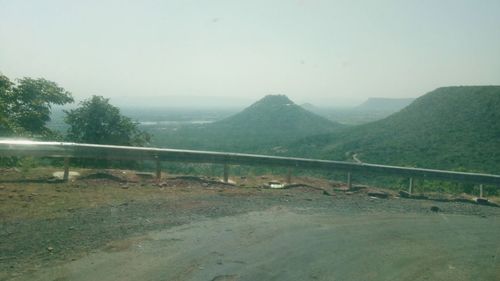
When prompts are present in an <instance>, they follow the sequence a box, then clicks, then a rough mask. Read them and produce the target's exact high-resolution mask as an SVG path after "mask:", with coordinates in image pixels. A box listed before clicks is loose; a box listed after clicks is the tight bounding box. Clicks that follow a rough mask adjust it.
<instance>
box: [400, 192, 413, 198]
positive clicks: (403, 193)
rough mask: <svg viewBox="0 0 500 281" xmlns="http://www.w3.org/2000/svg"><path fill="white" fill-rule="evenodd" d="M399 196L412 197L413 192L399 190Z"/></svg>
mask: <svg viewBox="0 0 500 281" xmlns="http://www.w3.org/2000/svg"><path fill="white" fill-rule="evenodd" d="M399 196H400V197H401V198H410V197H411V194H410V193H409V192H408V191H404V190H400V191H399Z"/></svg>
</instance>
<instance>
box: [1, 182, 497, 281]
mask: <svg viewBox="0 0 500 281" xmlns="http://www.w3.org/2000/svg"><path fill="white" fill-rule="evenodd" d="M0 191H1V192H0V195H1V196H0V197H1V198H0V200H2V202H3V204H7V203H9V204H12V207H11V209H12V208H17V209H13V210H15V212H10V213H9V212H7V211H2V213H1V216H0V218H1V220H0V242H1V243H0V280H50V281H53V280H57V281H62V280H216V281H221V280H498V279H496V278H497V277H498V276H500V258H499V255H500V235H499V233H500V208H496V207H489V206H480V205H473V204H469V203H462V202H436V201H428V200H411V199H402V198H395V197H390V198H389V199H379V198H373V197H370V196H367V194H366V193H365V192H362V191H360V192H358V193H353V194H349V193H344V192H333V193H332V192H327V193H325V192H323V191H322V190H321V189H315V188H309V187H297V188H293V189H286V190H272V189H260V188H236V187H228V186H224V185H218V184H209V185H207V183H205V182H200V181H187V180H177V179H175V180H169V181H166V182H165V184H162V185H161V186H157V185H152V184H147V183H146V184H142V183H136V184H127V185H124V184H123V183H113V182H109V181H106V182H102V181H76V182H73V183H69V184H67V185H66V184H63V185H54V184H48V185H43V184H39V183H36V184H33V185H30V184H26V183H23V184H17V185H16V184H4V185H3V187H2V189H1V190H0ZM16 206H18V207H16ZM75 206H77V207H75ZM431 207H435V208H437V210H438V211H437V212H434V211H431ZM8 209H9V208H6V207H5V205H4V206H2V209H1V210H8Z"/></svg>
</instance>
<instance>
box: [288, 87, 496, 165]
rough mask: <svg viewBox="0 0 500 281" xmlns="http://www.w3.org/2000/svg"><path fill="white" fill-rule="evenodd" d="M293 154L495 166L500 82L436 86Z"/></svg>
mask: <svg viewBox="0 0 500 281" xmlns="http://www.w3.org/2000/svg"><path fill="white" fill-rule="evenodd" d="M290 149H292V150H293V151H294V152H295V153H296V154H300V155H304V156H306V155H307V156H316V157H321V158H328V159H341V160H346V159H351V158H352V155H353V154H354V153H355V154H357V157H358V158H359V159H360V160H361V161H363V162H368V163H380V164H392V165H405V166H417V167H428V168H439V169H453V170H468V171H482V172H490V173H499V172H500V86H460V87H444V88H439V89H436V90H434V91H432V92H430V93H428V94H426V95H424V96H422V97H420V98H418V99H416V100H415V101H414V102H413V103H412V104H410V105H409V106H407V107H406V108H404V109H402V110H401V111H399V112H397V113H395V114H393V115H391V116H389V117H387V118H385V119H382V120H379V121H376V122H372V123H368V124H364V125H360V126H356V127H350V128H346V129H343V130H340V131H339V132H336V133H335V134H324V135H321V136H314V137H309V138H306V139H304V140H301V141H300V142H297V143H295V144H294V145H293V146H291V148H290Z"/></svg>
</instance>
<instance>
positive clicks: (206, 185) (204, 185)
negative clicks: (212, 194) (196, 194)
mask: <svg viewBox="0 0 500 281" xmlns="http://www.w3.org/2000/svg"><path fill="white" fill-rule="evenodd" d="M208 185H209V184H208V183H206V182H204V183H202V184H201V186H203V187H208Z"/></svg>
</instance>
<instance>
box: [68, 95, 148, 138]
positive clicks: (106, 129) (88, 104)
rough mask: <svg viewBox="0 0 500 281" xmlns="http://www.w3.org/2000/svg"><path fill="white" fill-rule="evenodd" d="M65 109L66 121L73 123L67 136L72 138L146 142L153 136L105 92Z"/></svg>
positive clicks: (70, 124) (69, 123)
mask: <svg viewBox="0 0 500 281" xmlns="http://www.w3.org/2000/svg"><path fill="white" fill-rule="evenodd" d="M65 113H66V117H65V122H66V123H67V124H68V125H69V126H70V128H69V129H68V135H67V138H68V139H69V140H71V141H75V142H83V143H93V144H114V145H131V146H142V145H144V144H145V143H147V142H148V141H149V139H150V136H149V135H148V134H147V133H145V132H142V131H140V130H139V129H138V128H137V123H135V122H133V121H132V120H131V119H130V118H128V117H126V116H123V115H121V113H120V109H118V108H117V107H115V106H113V105H111V104H110V103H109V99H106V98H104V97H102V96H92V97H91V98H90V99H87V100H85V101H83V102H81V103H80V107H78V108H77V109H73V110H70V111H65Z"/></svg>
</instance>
